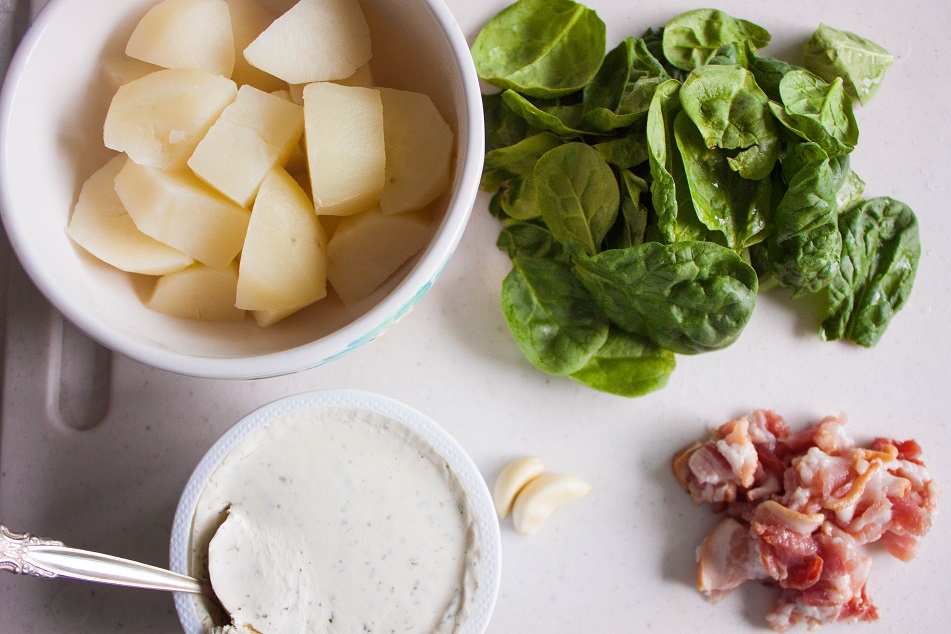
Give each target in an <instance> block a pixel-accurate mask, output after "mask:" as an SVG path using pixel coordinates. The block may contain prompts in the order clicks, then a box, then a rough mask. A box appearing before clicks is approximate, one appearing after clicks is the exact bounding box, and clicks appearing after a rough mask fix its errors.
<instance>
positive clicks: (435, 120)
mask: <svg viewBox="0 0 951 634" xmlns="http://www.w3.org/2000/svg"><path fill="white" fill-rule="evenodd" d="M380 99H381V100H382V102H383V138H384V140H385V144H386V184H385V186H384V187H383V193H382V195H381V197H380V210H381V211H382V212H383V213H384V214H392V213H399V212H402V211H409V210H413V209H422V208H423V207H425V206H426V205H428V204H429V203H431V202H433V201H434V200H436V199H437V198H439V196H440V195H442V193H443V192H445V191H446V190H447V189H448V188H449V167H450V165H451V163H452V144H453V134H452V129H451V128H450V127H449V124H448V123H446V121H445V119H443V118H442V115H440V114H439V110H437V109H436V106H435V104H433V100H432V99H430V98H429V97H428V96H426V95H424V94H421V93H418V92H408V91H405V90H396V89H394V88H380Z"/></svg>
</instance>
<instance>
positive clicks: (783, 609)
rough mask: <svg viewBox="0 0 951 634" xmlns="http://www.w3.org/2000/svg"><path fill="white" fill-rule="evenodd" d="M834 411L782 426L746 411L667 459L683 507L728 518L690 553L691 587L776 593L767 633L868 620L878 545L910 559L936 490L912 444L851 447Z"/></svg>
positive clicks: (717, 592) (880, 441)
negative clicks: (762, 587) (693, 559)
mask: <svg viewBox="0 0 951 634" xmlns="http://www.w3.org/2000/svg"><path fill="white" fill-rule="evenodd" d="M844 424H845V420H844V418H843V417H841V416H839V417H827V418H824V419H822V420H821V421H819V422H818V423H815V424H814V425H812V426H810V427H808V428H806V429H804V430H802V431H799V432H796V433H791V432H790V430H789V426H788V425H787V424H786V422H785V421H784V420H783V419H782V417H781V416H779V415H778V414H776V413H775V412H772V411H769V410H757V411H754V412H752V413H751V414H749V415H747V416H744V417H742V418H738V419H736V420H732V421H729V422H728V423H725V424H723V425H721V426H720V427H718V428H716V429H715V430H714V431H713V433H712V434H711V436H710V438H709V439H707V440H706V441H704V442H695V443H693V444H691V445H690V446H688V447H686V448H685V449H683V450H682V451H680V452H678V453H677V455H675V456H674V459H673V462H672V468H673V472H674V476H675V477H676V478H677V481H678V482H680V484H681V486H682V487H683V488H684V490H685V491H687V493H689V494H690V496H691V497H692V498H693V499H694V501H695V502H697V503H698V504H699V503H702V502H706V503H708V504H711V505H712V506H713V509H714V511H716V512H723V513H725V514H726V515H727V516H728V517H727V519H724V520H722V521H721V522H720V523H719V524H717V526H716V527H715V528H714V529H713V530H712V531H711V533H710V534H709V535H708V536H707V538H706V539H705V540H704V542H703V544H701V546H700V547H699V548H698V549H697V560H698V562H699V565H698V574H697V587H698V588H699V589H700V591H701V592H703V594H704V595H705V596H707V597H708V598H710V599H711V600H716V599H718V598H720V597H722V596H723V595H724V594H726V593H729V592H730V591H731V590H733V589H735V588H737V587H739V586H740V585H742V584H743V583H745V582H746V581H752V580H760V581H763V582H766V583H770V584H774V585H777V586H779V588H781V594H780V598H779V600H778V601H777V604H776V606H775V607H774V608H773V610H772V611H771V612H770V614H769V615H768V617H767V620H768V622H769V624H770V625H771V626H772V627H773V628H774V629H775V630H777V631H785V630H786V629H788V628H789V627H792V626H793V625H796V624H798V623H806V624H808V625H809V626H814V625H820V624H822V623H832V622H837V621H870V620H874V619H876V618H878V613H877V611H876V608H875V606H874V605H873V604H872V602H871V600H870V599H869V598H868V596H867V595H866V593H865V585H866V579H867V577H868V574H869V571H870V569H871V563H872V562H871V558H870V557H868V556H867V555H865V554H863V553H862V552H861V546H862V545H864V544H870V543H873V542H880V543H881V544H882V545H884V547H885V548H886V550H887V551H888V552H889V553H890V554H892V555H893V556H895V557H897V558H898V559H901V560H903V561H908V560H909V559H911V558H913V557H914V555H915V552H916V550H917V547H918V543H919V541H920V540H921V538H922V537H923V536H924V535H925V534H926V533H927V532H928V529H929V528H930V526H931V518H932V515H933V514H934V513H935V510H936V504H937V498H938V494H939V490H938V487H937V486H936V485H935V483H934V482H933V481H932V480H931V478H930V477H929V475H928V471H927V469H926V468H925V465H924V463H923V462H922V460H921V448H920V447H919V446H918V443H917V442H915V441H914V440H908V441H901V442H899V441H896V440H893V439H888V438H876V439H875V440H874V441H873V442H872V443H871V445H870V446H868V447H859V446H857V445H856V443H855V442H854V441H853V440H852V438H851V437H850V436H848V435H847V434H846V433H845V429H844Z"/></svg>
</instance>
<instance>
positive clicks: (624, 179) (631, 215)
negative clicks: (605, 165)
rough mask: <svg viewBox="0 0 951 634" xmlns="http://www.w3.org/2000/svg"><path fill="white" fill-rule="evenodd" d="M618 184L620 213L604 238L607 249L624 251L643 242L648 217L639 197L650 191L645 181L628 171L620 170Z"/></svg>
mask: <svg viewBox="0 0 951 634" xmlns="http://www.w3.org/2000/svg"><path fill="white" fill-rule="evenodd" d="M618 183H619V184H620V186H621V212H620V213H619V214H618V217H617V221H616V222H615V223H614V227H612V228H611V231H609V232H608V235H607V237H606V238H605V244H606V246H607V248H609V249H624V248H627V247H632V246H634V245H637V244H640V243H642V242H644V235H645V233H646V232H647V219H648V216H649V215H650V212H649V211H648V209H647V206H646V205H644V203H643V202H642V201H641V195H642V194H645V193H647V192H649V191H650V186H649V185H648V184H647V181H645V180H644V179H643V178H641V177H640V176H637V175H636V174H634V173H633V172H631V171H630V170H621V171H620V173H619V174H618Z"/></svg>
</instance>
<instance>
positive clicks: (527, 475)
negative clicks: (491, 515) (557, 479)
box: [492, 456, 545, 519]
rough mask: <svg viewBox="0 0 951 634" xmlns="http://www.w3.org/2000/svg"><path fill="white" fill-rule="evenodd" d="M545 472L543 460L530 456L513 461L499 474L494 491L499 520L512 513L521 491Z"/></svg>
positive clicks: (493, 497) (493, 495)
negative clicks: (513, 504) (516, 498)
mask: <svg viewBox="0 0 951 634" xmlns="http://www.w3.org/2000/svg"><path fill="white" fill-rule="evenodd" d="M544 471H545V463H544V461H543V460H542V459H541V458H535V457H532V456H528V457H525V458H518V459H516V460H513V461H512V462H510V463H509V464H507V465H506V466H505V467H504V468H503V469H502V471H500V472H499V477H498V478H497V479H496V481H495V488H494V489H493V491H492V499H493V500H494V501H495V510H496V512H498V514H499V519H504V518H505V516H507V515H508V514H509V513H510V512H511V510H512V503H513V502H514V501H515V497H516V496H517V495H518V493H519V491H521V490H522V489H523V488H524V487H525V485H526V484H528V483H529V482H531V481H532V480H534V479H535V478H537V477H538V476H540V475H541V474H542V472H544Z"/></svg>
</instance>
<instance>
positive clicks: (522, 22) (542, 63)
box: [472, 0, 605, 97]
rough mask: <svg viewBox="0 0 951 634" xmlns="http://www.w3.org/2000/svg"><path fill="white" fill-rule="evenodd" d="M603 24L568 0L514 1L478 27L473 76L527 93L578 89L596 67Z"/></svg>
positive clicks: (600, 54) (602, 41)
mask: <svg viewBox="0 0 951 634" xmlns="http://www.w3.org/2000/svg"><path fill="white" fill-rule="evenodd" d="M604 51H605V26H604V22H602V21H601V18H599V17H598V14H597V13H596V12H595V11H594V10H592V9H589V8H587V7H585V6H584V5H581V4H578V3H576V2H573V1H572V0H519V1H518V2H516V3H514V4H512V5H510V6H509V7H507V8H506V9H503V10H502V11H501V12H500V13H498V14H497V15H496V16H495V17H494V18H492V19H491V20H489V22H488V23H487V24H486V25H485V26H484V27H483V28H482V30H481V31H480V32H479V35H478V36H476V39H475V43H474V44H473V45H472V58H473V60H474V61H475V66H476V70H477V71H478V74H479V77H481V78H482V79H483V80H484V81H486V82H488V83H490V84H492V85H495V86H498V87H500V88H503V89H509V88H510V89H512V90H517V91H518V92H520V93H522V94H523V95H526V96H530V97H560V96H562V95H566V94H568V93H572V92H574V91H576V90H581V88H583V87H584V86H585V84H587V83H588V82H589V81H591V78H592V77H594V75H595V73H597V72H598V68H599V67H600V66H601V61H602V59H603V58H604Z"/></svg>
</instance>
